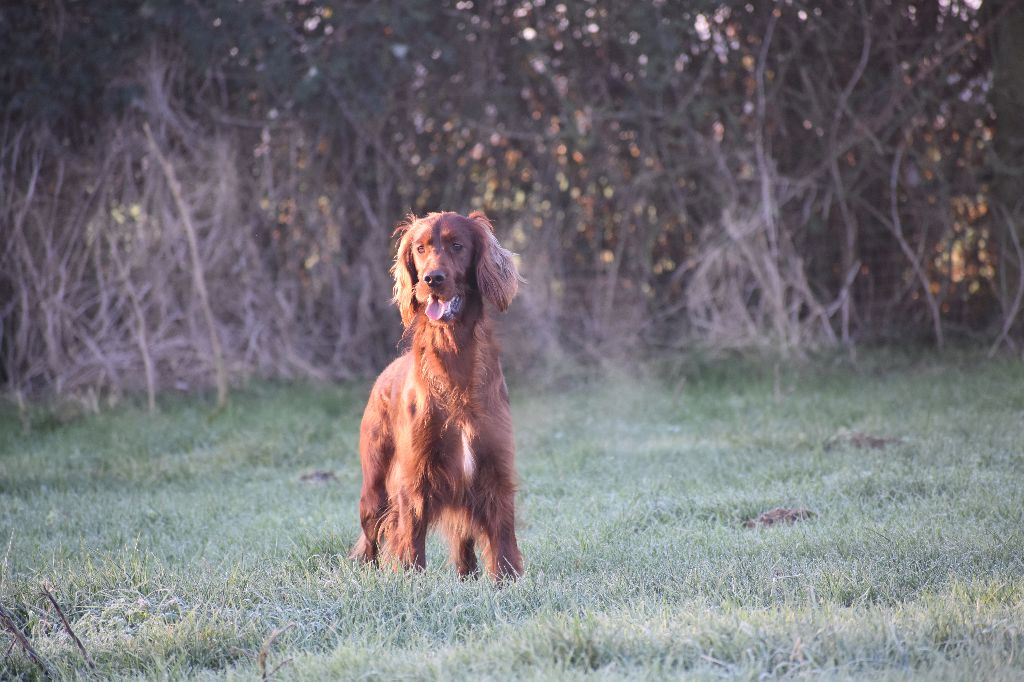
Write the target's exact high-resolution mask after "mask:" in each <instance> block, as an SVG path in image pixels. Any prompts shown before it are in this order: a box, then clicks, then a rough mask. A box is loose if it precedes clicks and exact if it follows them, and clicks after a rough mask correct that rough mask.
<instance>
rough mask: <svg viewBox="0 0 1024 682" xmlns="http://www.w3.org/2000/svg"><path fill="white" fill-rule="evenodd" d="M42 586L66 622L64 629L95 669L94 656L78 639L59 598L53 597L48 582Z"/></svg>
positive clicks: (87, 662)
mask: <svg viewBox="0 0 1024 682" xmlns="http://www.w3.org/2000/svg"><path fill="white" fill-rule="evenodd" d="M42 588H43V595H45V596H46V598H47V599H49V600H50V603H51V604H53V608H55V609H56V610H57V615H58V616H60V622H61V623H63V624H64V629H65V630H67V631H68V634H69V635H71V639H72V640H74V642H75V645H76V646H78V650H79V651H81V652H82V658H84V659H85V663H86V665H88V666H89V667H90V668H92V669H93V670H95V669H96V662H95V661H93V660H92V657H91V656H89V652H88V651H86V650H85V645H84V644H82V640H80V639H78V635H76V634H75V631H74V630H72V629H71V623H69V622H68V619H67V618H66V617H65V616H64V611H63V610H62V609H61V608H60V605H59V604H57V600H56V599H54V598H53V594H52V593H51V592H50V589H49V587H47V585H46V583H43V585H42Z"/></svg>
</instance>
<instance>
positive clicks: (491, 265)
mask: <svg viewBox="0 0 1024 682" xmlns="http://www.w3.org/2000/svg"><path fill="white" fill-rule="evenodd" d="M469 219H470V220H471V221H473V225H474V227H475V232H476V249H475V251H474V253H475V254H476V264H475V265H476V286H477V289H479V290H480V293H481V294H483V295H484V298H486V299H487V300H488V301H490V302H491V303H493V304H494V307H495V308H497V309H498V310H501V311H505V310H508V306H509V303H511V302H512V299H513V298H515V295H516V292H517V291H519V283H520V282H523V281H525V280H523V278H522V277H520V276H519V272H517V271H516V264H515V261H514V260H513V258H512V257H513V256H514V255H515V254H513V253H512V252H511V251H509V250H508V249H506V248H505V247H503V246H502V245H501V244H499V243H498V238H497V237H495V236H494V226H493V225H491V221H490V220H488V219H487V216H486V215H484V214H483V212H482V211H473V212H472V213H470V214H469Z"/></svg>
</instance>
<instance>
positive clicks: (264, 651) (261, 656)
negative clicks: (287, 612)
mask: <svg viewBox="0 0 1024 682" xmlns="http://www.w3.org/2000/svg"><path fill="white" fill-rule="evenodd" d="M293 627H295V623H288V625H285V626H284V627H283V628H278V629H277V630H274V631H273V632H271V633H270V635H269V636H268V637H267V638H266V639H265V640H263V644H262V646H260V652H259V653H258V654H257V655H256V664H257V665H258V666H259V668H260V679H261V680H263V682H266V681H267V680H269V679H270V678H271V677H272V676H273V675H274V673H276V672H277V671H278V670H280V669H281V667H282V666H284V665H285V664H286V663H290V662H291V660H292V659H290V658H288V659H285V660H283V661H281V662H280V663H278V664H277V665H275V666H274V667H273V668H272V669H271V670H270V671H269V672H268V671H267V656H268V655H269V654H270V647H272V646H274V642H276V641H277V638H278V637H280V636H281V635H283V634H284V633H286V632H288V631H289V630H291V629H292V628H293Z"/></svg>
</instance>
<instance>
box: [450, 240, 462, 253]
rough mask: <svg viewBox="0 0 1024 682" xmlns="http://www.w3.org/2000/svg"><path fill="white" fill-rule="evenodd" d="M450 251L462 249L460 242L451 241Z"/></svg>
mask: <svg viewBox="0 0 1024 682" xmlns="http://www.w3.org/2000/svg"><path fill="white" fill-rule="evenodd" d="M452 251H455V252H456V253H458V252H459V251H462V244H460V243H458V242H452Z"/></svg>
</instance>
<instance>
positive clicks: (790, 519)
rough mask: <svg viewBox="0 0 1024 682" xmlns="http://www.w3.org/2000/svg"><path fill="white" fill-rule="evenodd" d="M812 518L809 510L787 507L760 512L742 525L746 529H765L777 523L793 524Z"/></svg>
mask: <svg viewBox="0 0 1024 682" xmlns="http://www.w3.org/2000/svg"><path fill="white" fill-rule="evenodd" d="M812 516H814V512H812V511H811V510H810V509H799V508H797V509H789V508H787V507H776V508H775V509H769V510H768V511H766V512H761V513H760V514H758V515H757V516H755V517H754V518H752V519H747V520H746V521H744V522H743V525H744V526H746V527H747V528H765V527H767V526H774V525H776V524H779V523H795V522H797V521H803V520H804V519H809V518H811V517H812Z"/></svg>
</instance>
